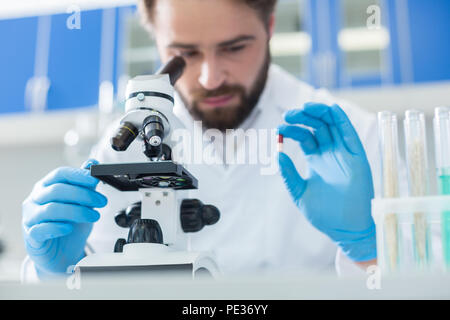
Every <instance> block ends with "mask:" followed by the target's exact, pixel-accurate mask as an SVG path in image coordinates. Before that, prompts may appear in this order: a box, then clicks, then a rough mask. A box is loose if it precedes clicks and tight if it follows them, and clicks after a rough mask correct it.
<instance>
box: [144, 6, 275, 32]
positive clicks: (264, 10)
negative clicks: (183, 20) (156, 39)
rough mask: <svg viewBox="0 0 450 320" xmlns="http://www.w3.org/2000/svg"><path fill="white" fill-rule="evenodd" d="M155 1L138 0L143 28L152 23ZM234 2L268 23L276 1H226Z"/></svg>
mask: <svg viewBox="0 0 450 320" xmlns="http://www.w3.org/2000/svg"><path fill="white" fill-rule="evenodd" d="M155 1H156V0H139V11H140V15H141V20H142V23H143V24H144V26H147V27H149V26H150V25H151V23H152V18H153V16H152V13H153V6H154V4H155ZM228 1H235V2H243V3H245V4H246V5H248V6H249V7H250V8H252V9H254V10H256V11H257V12H258V14H259V16H260V18H261V19H262V21H263V22H264V24H268V23H269V19H270V16H271V15H272V13H273V12H274V10H275V5H276V3H277V0H228Z"/></svg>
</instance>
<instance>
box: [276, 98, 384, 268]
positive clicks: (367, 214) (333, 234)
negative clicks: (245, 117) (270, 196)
mask: <svg viewBox="0 0 450 320" xmlns="http://www.w3.org/2000/svg"><path fill="white" fill-rule="evenodd" d="M285 121H286V122H287V123H288V124H287V125H281V126H280V127H278V131H279V133H280V134H282V135H283V136H284V137H286V138H291V139H294V140H296V141H298V142H299V143H300V146H301V148H302V150H303V152H304V154H305V155H306V159H307V162H308V165H309V172H310V176H309V177H308V178H307V179H306V178H303V177H301V176H300V175H299V173H298V172H297V170H296V168H295V166H294V164H293V162H292V161H291V159H290V158H289V157H288V156H287V155H286V154H285V153H282V152H280V153H279V164H280V170H281V174H282V176H283V179H284V181H285V184H286V186H287V188H288V190H289V192H290V193H291V195H292V197H293V199H294V201H295V203H296V205H297V206H298V208H299V209H300V210H301V212H302V213H303V214H305V216H306V218H307V219H308V220H309V221H310V222H311V224H312V225H313V226H314V227H316V228H317V229H318V230H320V231H321V232H323V233H325V234H326V235H328V236H329V237H330V238H331V239H332V240H333V241H334V242H335V243H336V244H337V245H338V246H339V247H341V249H342V250H343V252H344V253H345V254H346V255H347V256H348V257H349V258H350V259H352V260H353V261H355V262H365V261H369V260H372V259H375V258H376V256H377V252H376V237H375V224H374V221H373V219H372V216H371V199H372V198H373V196H374V192H373V183H372V174H371V170H370V166H369V163H368V161H367V157H366V153H365V151H364V148H363V146H362V144H361V141H360V139H359V137H358V134H357V133H356V131H355V129H354V128H353V126H352V124H351V122H350V120H349V119H348V118H347V115H346V114H345V113H344V111H343V110H342V109H341V108H340V107H339V106H337V105H333V106H331V107H330V106H327V105H324V104H317V103H307V104H305V106H304V109H299V110H290V111H288V112H287V113H286V114H285ZM298 125H303V126H307V127H309V128H311V129H312V130H309V129H308V128H305V127H303V126H298ZM299 232H301V231H299Z"/></svg>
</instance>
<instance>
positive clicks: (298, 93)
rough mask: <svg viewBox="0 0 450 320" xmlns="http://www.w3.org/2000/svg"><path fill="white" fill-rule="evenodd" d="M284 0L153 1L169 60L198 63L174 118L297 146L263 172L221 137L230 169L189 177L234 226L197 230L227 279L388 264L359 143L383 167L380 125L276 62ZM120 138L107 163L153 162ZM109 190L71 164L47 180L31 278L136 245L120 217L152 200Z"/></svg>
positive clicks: (36, 198) (36, 199) (35, 224)
mask: <svg viewBox="0 0 450 320" xmlns="http://www.w3.org/2000/svg"><path fill="white" fill-rule="evenodd" d="M275 2H276V0H214V1H213V0H209V1H204V0H153V1H152V0H145V1H143V2H141V3H140V5H141V13H142V16H143V18H144V20H145V23H146V25H147V26H148V27H149V29H150V30H151V33H152V35H153V36H154V38H155V40H156V44H157V47H158V50H159V53H160V56H161V59H162V61H163V62H165V61H167V60H168V59H169V58H170V57H173V56H175V55H180V56H182V57H184V58H185V60H186V62H187V66H186V68H185V72H184V74H183V76H182V77H181V78H180V80H179V81H178V82H177V85H176V90H177V93H178V95H177V97H176V102H175V108H174V112H175V113H176V114H177V116H178V117H179V118H180V119H181V120H182V121H183V123H184V124H185V126H186V127H187V128H188V129H189V130H191V131H193V130H195V124H196V122H194V121H196V120H198V121H202V125H203V130H205V131H208V129H209V130H213V133H214V132H215V133H214V134H213V135H216V136H217V131H219V132H223V133H224V134H225V136H227V135H228V134H229V130H227V129H242V130H248V129H257V130H266V131H268V132H270V131H271V130H273V129H274V128H278V130H279V132H280V133H281V134H283V135H284V136H285V137H286V138H289V139H286V140H288V141H286V143H285V146H284V151H285V153H280V154H279V164H280V168H281V175H279V174H261V172H262V169H264V168H263V167H264V166H263V165H262V164H256V165H255V164H236V163H228V162H227V161H222V160H223V159H224V154H223V153H224V152H223V150H224V149H226V150H228V149H227V147H226V146H225V148H224V146H223V144H222V142H223V141H220V139H211V140H210V141H209V146H210V147H211V148H212V149H213V150H214V151H215V152H214V154H215V155H216V156H217V157H218V161H217V162H215V163H213V164H209V165H205V164H194V165H192V166H190V167H189V170H190V171H191V173H193V174H194V176H196V177H197V179H198V180H199V190H198V194H197V196H196V198H199V199H201V200H202V201H204V202H205V203H211V204H214V205H215V206H217V207H218V208H219V209H220V211H221V220H220V221H219V222H218V223H217V224H215V225H213V226H208V227H205V228H204V229H203V230H201V231H200V232H198V233H196V234H192V236H191V240H190V243H191V248H192V249H193V250H201V251H203V250H207V251H212V252H213V253H214V254H215V255H216V260H217V263H218V265H219V267H220V269H221V270H222V272H223V273H224V274H225V275H231V274H245V273H255V272H269V273H281V272H283V273H286V272H291V273H296V272H301V271H305V270H307V271H312V270H314V271H325V270H330V269H331V268H332V266H333V265H334V263H335V259H336V257H337V259H338V264H339V266H342V265H347V266H348V267H350V266H351V265H353V264H352V263H354V265H355V266H359V267H362V268H364V267H366V266H368V265H371V264H375V263H376V249H375V228H374V223H373V220H372V218H371V214H370V199H371V198H372V197H373V184H372V177H371V170H370V167H369V163H368V160H367V158H366V153H365V151H364V148H363V146H362V144H361V142H360V140H359V137H361V140H362V141H363V144H364V146H365V147H366V150H367V151H368V158H369V160H370V162H371V165H372V167H373V168H375V170H376V167H374V165H375V163H376V162H377V160H378V158H377V150H376V149H377V142H376V140H375V135H374V130H375V117H374V116H373V115H370V114H367V113H365V112H363V111H362V110H360V109H358V108H356V107H352V106H350V105H348V104H346V103H342V102H338V101H336V100H335V99H334V98H332V97H331V96H330V95H329V94H328V93H327V92H325V91H323V90H314V89H313V88H312V87H310V86H308V85H307V84H304V83H301V82H299V81H298V80H296V79H295V78H294V77H292V76H290V75H289V74H287V73H286V72H285V71H283V70H281V69H280V68H279V67H277V66H275V65H271V64H270V52H269V40H270V38H271V36H272V33H273V29H274V22H275V21H274V14H273V11H274V6H275ZM311 102H314V103H311ZM336 103H337V104H336ZM326 104H327V105H326ZM338 105H339V106H338ZM341 108H342V109H341ZM289 109H292V110H289ZM343 110H344V111H345V113H344V111H343ZM347 116H348V118H350V119H351V121H352V123H353V124H354V125H355V127H356V131H355V129H354V128H353V126H352V124H351V122H350V121H349V119H348V118H347ZM283 122H286V123H287V124H284V125H281V126H280V124H282V123H283ZM214 130H216V131H214ZM209 132H211V131H209ZM356 132H358V134H357V133H356ZM358 135H359V137H358ZM110 136H111V133H110V132H108V133H106V135H105V138H104V139H103V140H102V141H101V142H100V143H99V144H98V145H97V146H96V148H95V150H94V152H93V157H94V158H95V159H97V160H98V161H99V162H101V163H104V162H122V161H126V162H129V161H134V162H139V161H145V157H144V155H143V154H142V152H141V151H140V148H139V146H136V145H137V144H135V147H134V148H131V150H129V152H127V153H120V154H119V153H117V152H114V151H113V150H112V149H111V148H110V146H109V143H108V140H109V137H110ZM298 143H299V144H300V147H299V145H298ZM244 147H245V146H244V144H242V143H241V144H238V145H236V146H235V149H234V151H235V152H236V153H237V152H239V151H242V150H239V149H240V148H244ZM288 155H289V156H288ZM272 156H274V157H276V156H277V154H276V153H273V154H272ZM225 158H226V157H225ZM291 158H292V159H293V160H291ZM88 166H89V163H87V164H85V166H84V167H85V168H87V167H88ZM297 169H298V171H297ZM298 172H300V173H301V175H300V174H299V173H298ZM305 179H306V180H305ZM97 183H98V181H97V180H96V179H94V178H92V177H90V176H89V173H88V171H87V170H85V169H72V168H59V169H56V170H55V171H53V172H52V173H50V174H49V175H47V176H46V177H44V179H42V180H41V181H40V182H38V183H37V184H36V185H35V187H34V189H33V191H32V193H31V194H30V196H29V197H28V198H27V199H26V200H25V202H24V205H23V228H24V238H25V244H26V248H27V251H28V255H29V259H28V260H27V262H26V263H25V264H24V267H25V269H26V270H28V271H27V272H30V273H32V272H34V271H36V272H37V275H38V277H40V278H45V277H47V276H52V275H54V274H58V273H60V274H61V273H64V272H65V270H66V268H67V267H68V266H70V265H73V264H76V263H77V262H78V261H79V260H80V259H81V258H82V257H83V256H84V255H85V251H84V248H85V245H86V241H87V242H88V243H89V244H90V245H91V246H92V247H93V248H94V250H95V251H97V252H111V251H112V248H113V245H114V242H115V240H116V239H117V238H119V237H126V233H127V230H125V229H121V228H119V227H118V226H117V225H115V223H114V214H115V213H116V212H117V211H118V210H121V209H124V208H125V207H126V206H127V205H129V204H130V203H132V202H134V201H137V200H139V196H138V195H137V194H134V193H119V192H118V191H115V190H113V189H112V188H111V187H109V186H107V185H98V186H97ZM95 208H102V209H99V210H98V211H97V210H95ZM99 212H100V214H99ZM94 222H95V223H94ZM88 237H89V239H88ZM336 253H337V255H336Z"/></svg>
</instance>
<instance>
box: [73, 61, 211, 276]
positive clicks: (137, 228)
mask: <svg viewBox="0 0 450 320" xmlns="http://www.w3.org/2000/svg"><path fill="white" fill-rule="evenodd" d="M184 67H185V61H184V59H183V58H181V57H174V58H172V59H171V60H170V61H169V62H167V63H166V64H165V65H164V66H163V67H162V68H161V69H160V71H158V72H157V73H156V74H154V75H145V76H137V77H135V78H133V79H131V80H130V81H129V82H128V85H127V89H126V97H127V100H126V104H125V111H126V113H125V115H124V116H123V117H122V119H121V120H120V125H119V128H118V129H117V131H116V133H115V135H114V136H113V137H112V138H111V141H110V142H111V147H112V148H113V149H114V150H116V151H117V152H125V151H126V150H127V148H128V147H129V146H130V145H131V143H132V142H133V141H135V140H137V141H140V142H141V143H142V152H143V153H144V154H145V156H146V157H147V158H148V161H147V162H143V163H118V164H98V165H93V166H91V168H90V170H91V175H92V176H93V177H96V178H98V179H99V180H101V181H103V182H104V183H107V184H109V185H110V186H112V187H114V188H116V189H118V190H120V191H123V192H130V191H138V192H139V193H140V195H141V201H139V202H137V203H133V204H130V206H128V208H126V209H124V210H121V211H119V212H118V213H117V214H116V216H115V222H116V224H117V225H119V226H120V227H123V228H129V232H128V238H127V239H123V238H121V239H118V240H117V241H116V243H115V246H114V252H111V253H94V254H92V255H88V256H86V257H85V258H83V259H82V260H81V261H80V262H79V263H78V264H77V265H76V267H75V271H76V270H78V271H79V272H80V273H81V275H82V277H83V276H85V275H94V276H96V277H102V276H111V275H119V276H126V277H130V276H131V275H134V276H136V277H137V278H138V279H149V278H151V277H152V276H154V277H157V278H160V277H161V276H169V277H171V278H173V277H174V276H182V277H184V278H186V277H187V278H189V279H195V278H199V277H200V276H201V277H204V276H208V277H209V276H211V277H215V276H217V275H218V272H219V270H218V267H217V265H216V263H215V261H214V259H213V258H212V256H211V255H210V254H208V253H205V252H192V251H188V250H187V236H186V234H187V233H190V232H198V231H200V230H201V229H202V228H203V227H204V226H206V225H212V224H214V223H216V222H217V221H218V220H219V217H220V212H219V210H218V209H217V208H216V207H214V206H212V205H206V204H203V203H202V202H201V201H200V200H198V199H186V198H184V196H185V195H186V192H187V190H190V189H197V187H198V181H197V179H196V178H195V177H194V176H193V175H192V174H191V173H190V172H189V171H188V170H187V169H186V168H185V167H183V166H182V165H181V164H178V163H176V162H175V161H174V160H173V159H172V147H173V146H172V144H171V143H172V140H171V139H170V137H171V134H172V133H173V132H174V130H175V129H178V128H183V127H184V126H183V125H182V123H181V122H180V120H179V119H178V118H177V117H176V116H175V115H174V113H173V104H174V99H173V91H174V88H173V86H174V84H175V82H176V81H177V79H178V78H179V77H180V76H181V74H182V73H183V70H184ZM180 243H181V245H180ZM111 247H112V246H111Z"/></svg>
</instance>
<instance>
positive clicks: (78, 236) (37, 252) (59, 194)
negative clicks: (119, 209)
mask: <svg viewBox="0 0 450 320" xmlns="http://www.w3.org/2000/svg"><path fill="white" fill-rule="evenodd" d="M97 163H98V162H97V161H95V160H88V161H86V162H85V163H84V164H83V166H82V169H75V168H68V167H62V168H58V169H55V170H54V171H52V172H50V173H49V174H48V175H47V176H45V177H44V178H43V179H42V180H40V181H39V182H37V183H36V184H35V186H34V188H33V191H32V192H31V194H30V195H29V196H28V198H27V199H26V200H25V201H24V203H23V205H22V227H23V235H24V240H25V248H26V250H27V252H28V255H29V257H30V258H31V259H32V260H33V261H34V264H35V267H36V271H37V273H38V275H39V277H40V278H45V277H47V276H51V275H55V274H56V273H65V272H66V271H67V268H68V267H69V266H71V265H75V264H76V263H77V262H78V261H80V260H81V259H82V258H83V257H84V247H85V244H86V239H87V238H88V236H89V234H90V232H91V230H92V225H93V223H94V222H95V221H97V220H98V219H99V218H100V214H99V213H98V212H97V211H96V210H94V209H93V208H101V207H104V206H105V205H106V203H107V200H106V198H105V197H104V196H103V195H102V194H100V193H98V192H96V191H95V188H96V186H97V184H98V182H99V180H98V179H96V178H94V177H92V176H91V175H90V172H89V170H87V169H88V168H89V167H90V166H91V165H92V164H97Z"/></svg>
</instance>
